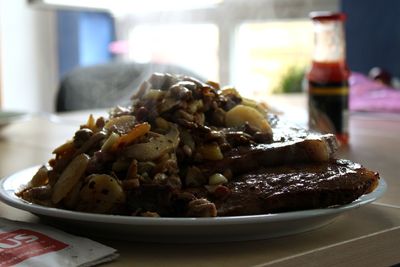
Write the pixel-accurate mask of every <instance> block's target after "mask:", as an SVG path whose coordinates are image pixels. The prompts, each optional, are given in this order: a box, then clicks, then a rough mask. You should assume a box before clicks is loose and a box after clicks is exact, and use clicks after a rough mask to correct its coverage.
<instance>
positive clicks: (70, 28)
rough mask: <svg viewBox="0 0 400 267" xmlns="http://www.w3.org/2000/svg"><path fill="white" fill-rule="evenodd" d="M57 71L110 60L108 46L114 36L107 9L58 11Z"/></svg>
mask: <svg viewBox="0 0 400 267" xmlns="http://www.w3.org/2000/svg"><path fill="white" fill-rule="evenodd" d="M57 29H58V58H59V75H60V77H62V76H63V75H64V74H66V73H68V72H69V71H71V70H72V69H74V68H76V67H79V66H88V65H93V64H100V63H105V62H109V61H111V60H112V54H111V53H110V52H109V49H108V46H109V44H110V43H111V42H113V41H114V40H115V27H114V19H113V18H112V17H111V15H110V14H108V13H99V12H79V11H58V12H57Z"/></svg>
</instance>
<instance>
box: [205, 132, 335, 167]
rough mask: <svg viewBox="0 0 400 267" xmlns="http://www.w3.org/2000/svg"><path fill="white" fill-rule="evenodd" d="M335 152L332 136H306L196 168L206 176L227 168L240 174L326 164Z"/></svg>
mask: <svg viewBox="0 0 400 267" xmlns="http://www.w3.org/2000/svg"><path fill="white" fill-rule="evenodd" d="M336 149H337V142H336V138H335V136H334V135H331V134H326V135H318V136H317V135H309V136H308V137H306V138H304V139H300V138H299V139H296V140H291V141H283V142H276V143H271V144H258V145H254V146H246V147H239V148H235V149H232V150H231V151H229V152H228V153H227V154H226V155H225V157H224V159H222V160H219V161H210V162H206V163H205V164H202V165H201V166H199V168H200V169H201V170H202V171H203V172H204V173H205V174H208V175H211V174H213V173H217V172H221V173H223V172H224V170H226V169H230V170H231V171H232V172H233V173H234V174H240V173H246V172H249V171H252V170H255V169H258V168H260V167H265V166H277V165H283V164H290V163H308V162H325V161H328V160H329V159H331V158H332V157H333V154H334V152H335V151H336Z"/></svg>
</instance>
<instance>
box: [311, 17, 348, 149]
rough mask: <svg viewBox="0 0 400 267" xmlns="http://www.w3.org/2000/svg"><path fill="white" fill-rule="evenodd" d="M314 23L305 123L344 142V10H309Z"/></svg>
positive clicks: (346, 120)
mask: <svg viewBox="0 0 400 267" xmlns="http://www.w3.org/2000/svg"><path fill="white" fill-rule="evenodd" d="M310 17H311V19H312V22H313V25H314V53H313V59H312V65H311V69H310V71H309V73H308V75H307V80H308V109H309V112H308V113H309V127H310V129H313V130H317V131H320V132H323V133H335V134H336V137H337V139H338V141H339V142H340V143H341V144H347V143H348V141H349V134H348V119H349V118H348V116H349V112H348V101H349V85H348V78H349V70H348V67H347V64H346V55H345V48H346V44H345V36H344V21H345V18H346V17H345V14H343V13H333V12H311V13H310Z"/></svg>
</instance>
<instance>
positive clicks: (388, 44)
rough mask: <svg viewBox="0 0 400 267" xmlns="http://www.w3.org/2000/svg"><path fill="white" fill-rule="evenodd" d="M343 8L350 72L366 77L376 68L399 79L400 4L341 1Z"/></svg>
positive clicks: (382, 0)
mask: <svg viewBox="0 0 400 267" xmlns="http://www.w3.org/2000/svg"><path fill="white" fill-rule="evenodd" d="M341 8H342V10H343V11H344V12H345V13H347V17H348V19H347V22H346V38H347V61H348V64H349V67H350V69H351V70H353V71H359V72H362V73H364V74H367V73H368V71H369V70H370V69H371V68H372V67H375V66H377V67H382V68H384V69H386V70H388V71H389V72H390V73H391V74H392V75H393V76H397V77H400V1H398V0H342V1H341Z"/></svg>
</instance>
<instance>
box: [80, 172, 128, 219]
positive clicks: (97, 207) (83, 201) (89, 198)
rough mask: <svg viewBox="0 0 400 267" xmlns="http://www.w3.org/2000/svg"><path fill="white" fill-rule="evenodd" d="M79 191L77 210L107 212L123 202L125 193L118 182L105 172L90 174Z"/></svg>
mask: <svg viewBox="0 0 400 267" xmlns="http://www.w3.org/2000/svg"><path fill="white" fill-rule="evenodd" d="M87 178H88V181H87V183H86V184H85V185H84V186H83V188H82V190H81V191H80V193H79V203H78V206H77V210H80V211H87V212H94V213H108V212H111V211H112V209H113V208H114V207H115V206H116V205H118V204H120V203H123V202H125V193H124V190H123V189H122V186H121V185H120V183H119V182H118V181H117V180H116V179H115V178H113V177H112V176H110V175H107V174H92V175H90V176H89V177H87Z"/></svg>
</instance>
